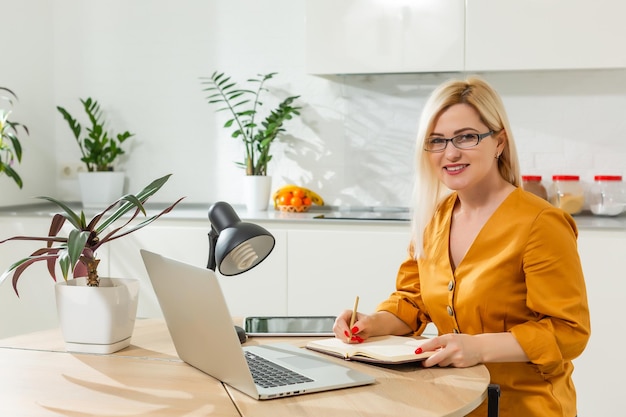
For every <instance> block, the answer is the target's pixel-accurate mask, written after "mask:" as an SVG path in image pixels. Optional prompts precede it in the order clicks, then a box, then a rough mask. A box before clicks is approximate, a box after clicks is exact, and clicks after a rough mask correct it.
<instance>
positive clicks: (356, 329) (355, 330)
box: [351, 326, 359, 334]
mask: <svg viewBox="0 0 626 417" xmlns="http://www.w3.org/2000/svg"><path fill="white" fill-rule="evenodd" d="M351 332H352V334H355V333H358V332H359V328H358V327H356V326H354V327H353V328H352V330H351Z"/></svg>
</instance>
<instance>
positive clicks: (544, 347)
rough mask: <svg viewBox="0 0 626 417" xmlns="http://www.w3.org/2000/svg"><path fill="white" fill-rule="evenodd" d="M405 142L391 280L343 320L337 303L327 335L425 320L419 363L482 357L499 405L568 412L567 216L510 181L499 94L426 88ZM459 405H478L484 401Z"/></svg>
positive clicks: (578, 290)
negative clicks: (410, 149)
mask: <svg viewBox="0 0 626 417" xmlns="http://www.w3.org/2000/svg"><path fill="white" fill-rule="evenodd" d="M417 144H418V152H417V155H418V157H417V165H418V167H417V174H418V175H417V179H416V181H415V202H416V203H417V204H416V207H415V210H414V211H415V213H414V218H413V223H412V227H413V240H412V244H411V246H410V249H409V257H408V259H407V260H406V261H405V262H404V263H403V264H402V265H401V266H400V269H399V272H398V276H397V282H396V287H397V290H396V291H395V292H394V293H393V294H392V295H391V296H390V297H389V298H388V299H387V300H386V301H384V302H382V303H381V304H380V305H379V306H378V309H377V312H375V313H374V314H371V315H365V314H361V313H358V314H357V320H356V322H355V324H354V327H353V328H352V329H349V328H348V324H347V323H348V322H349V320H350V315H351V312H350V311H345V312H343V313H342V314H341V315H340V316H339V317H338V318H337V321H336V322H335V327H334V332H335V334H336V335H337V337H339V338H342V339H344V340H345V341H346V342H348V343H360V342H362V341H363V340H366V339H367V338H368V337H371V336H378V335H385V334H396V335H405V334H411V333H414V334H421V333H422V331H423V330H424V328H425V326H426V324H427V323H429V322H433V323H434V324H435V325H436V326H437V328H438V330H439V336H438V337H435V338H433V339H432V340H430V341H428V342H426V343H424V344H423V346H422V347H421V349H422V350H423V351H434V350H437V352H436V353H435V354H433V355H432V356H431V357H430V358H428V359H427V360H426V361H424V362H423V364H424V366H427V367H430V366H435V365H438V366H455V367H468V366H473V365H476V364H479V363H484V364H485V365H486V366H487V368H488V369H489V372H490V374H491V379H492V382H493V383H496V384H499V385H500V389H501V393H502V394H501V398H500V416H502V417H511V416H520V417H522V416H523V417H530V416H537V417H539V416H540V417H551V416H559V417H574V416H576V392H575V389H574V386H573V383H572V378H571V376H572V371H573V365H572V359H574V358H576V357H577V356H578V355H580V354H581V352H582V351H583V349H584V348H585V345H586V344H587V340H588V339H589V334H590V323H589V310H588V306H587V296H586V290H585V282H584V277H583V272H582V268H581V264H580V259H579V257H578V252H577V244H576V238H577V234H578V230H577V228H576V223H575V222H574V220H573V218H572V217H571V216H570V215H569V214H567V213H565V212H564V211H562V210H560V209H558V208H556V207H553V206H552V205H550V204H549V203H548V202H546V201H544V200H542V199H540V198H539V197H536V196H535V195H533V194H530V193H528V192H526V191H524V190H522V189H521V187H520V179H519V177H520V174H519V162H518V160H517V153H516V151H515V145H514V142H513V134H512V131H511V128H510V126H509V122H508V119H507V116H506V113H505V110H504V107H503V104H502V101H501V99H500V97H499V96H498V94H497V93H496V92H495V91H494V89H493V88H492V87H491V86H490V85H489V84H487V83H486V82H485V81H483V80H482V79H480V78H477V77H470V78H468V79H467V80H466V81H449V82H447V83H444V84H443V85H441V86H440V87H438V88H437V89H436V90H435V91H434V92H433V93H432V95H431V97H430V98H429V100H428V101H427V103H426V105H425V108H424V111H423V113H422V117H421V121H420V127H419V132H418V136H417ZM419 350H420V349H418V351H419ZM418 353H419V352H418ZM471 415H472V416H486V415H487V407H486V404H485V403H483V404H482V405H481V406H480V407H479V408H478V409H476V410H475V411H474V412H473V413H472V414H471Z"/></svg>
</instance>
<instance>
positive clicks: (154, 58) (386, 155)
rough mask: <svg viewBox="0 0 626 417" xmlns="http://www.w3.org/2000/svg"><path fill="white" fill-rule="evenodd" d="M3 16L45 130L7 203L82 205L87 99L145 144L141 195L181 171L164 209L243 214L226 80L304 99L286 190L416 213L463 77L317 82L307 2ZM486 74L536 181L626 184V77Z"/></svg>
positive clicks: (14, 82)
mask: <svg viewBox="0 0 626 417" xmlns="http://www.w3.org/2000/svg"><path fill="white" fill-rule="evenodd" d="M0 5H1V6H2V7H3V10H7V8H8V10H10V11H13V13H14V16H15V18H14V20H13V23H14V25H13V26H15V28H12V29H11V32H10V38H11V42H8V43H5V44H6V45H7V46H8V47H10V48H12V50H21V49H29V51H30V53H29V54H28V55H27V58H25V59H18V60H17V61H16V63H15V65H13V66H12V67H11V68H10V69H11V71H10V72H7V71H4V70H3V75H2V77H3V78H2V79H0V85H6V86H8V87H11V88H14V89H15V90H17V92H18V94H20V98H21V99H22V100H21V102H20V108H19V110H20V113H19V114H18V113H17V111H16V116H18V115H19V116H20V120H21V121H23V122H25V123H27V124H29V126H30V125H32V126H33V130H34V131H33V134H32V137H31V138H29V147H27V148H26V150H25V157H24V159H25V162H24V164H23V166H22V167H21V168H20V170H21V172H23V173H24V177H25V182H26V184H27V185H26V187H25V189H24V190H23V191H21V192H17V191H15V190H9V192H8V193H5V192H6V190H5V189H6V188H7V187H8V188H9V189H10V188H11V186H10V184H9V183H8V181H7V180H6V179H0V187H1V190H0V191H2V195H3V198H2V199H0V205H13V204H18V203H23V202H28V201H30V196H32V195H34V194H40V193H42V192H44V191H45V192H46V193H51V192H52V190H53V187H54V186H56V195H57V196H58V197H60V198H63V199H66V200H77V198H78V191H77V188H76V180H75V179H65V178H63V177H62V176H61V168H62V167H63V166H64V165H65V164H67V163H71V164H75V163H76V161H78V158H79V153H78V148H77V146H76V144H75V142H74V139H73V138H72V137H71V134H70V131H69V129H68V127H67V125H66V124H65V122H64V121H63V120H62V118H61V116H60V115H59V114H58V113H57V112H56V109H55V106H56V105H62V106H64V107H66V108H67V109H68V110H70V111H71V112H73V113H75V114H76V115H79V114H81V113H80V112H81V109H80V103H79V101H78V99H79V97H83V98H84V97H87V96H92V97H94V98H97V99H98V100H99V101H100V102H101V104H102V105H103V107H104V110H105V111H106V112H107V114H108V115H109V118H110V120H111V125H112V127H113V128H114V129H115V130H118V131H120V130H130V131H132V132H135V133H136V137H135V138H133V139H132V142H133V144H132V147H131V150H130V152H129V155H128V158H127V159H126V161H125V162H124V164H123V168H124V169H125V170H126V171H127V172H128V179H129V189H130V191H137V190H139V189H140V188H141V187H142V186H143V185H145V184H147V183H148V182H149V181H150V180H151V179H153V178H155V177H157V176H159V175H162V174H164V173H168V172H172V173H174V176H173V177H172V179H171V180H170V183H169V184H168V185H167V186H166V188H164V189H163V190H162V191H161V192H160V193H159V194H158V195H157V196H155V198H154V201H162V202H169V201H172V200H174V199H175V198H177V197H179V196H181V195H186V196H187V200H186V201H187V202H196V203H205V202H206V203H208V202H212V201H215V200H218V199H223V200H227V201H230V202H231V203H243V199H242V197H241V191H240V187H241V184H240V175H242V172H241V170H239V169H238V168H237V167H235V165H234V163H233V161H235V160H237V161H238V160H241V158H242V150H241V148H240V145H241V144H240V143H239V142H238V141H236V140H233V139H231V138H230V133H229V132H227V131H225V130H224V129H222V128H221V125H222V124H223V123H224V121H225V120H226V115H225V114H223V113H220V114H217V115H216V114H215V107H211V106H209V105H208V104H207V103H206V101H205V99H204V96H205V94H204V93H203V92H202V91H201V84H200V81H199V77H201V76H209V75H210V74H211V73H212V72H213V71H214V70H219V71H226V72H227V73H228V74H231V75H232V76H233V78H235V79H236V80H239V81H244V80H245V79H247V78H249V77H253V76H255V75H256V74H258V73H267V72H271V71H276V72H278V73H279V75H278V76H277V77H276V78H275V79H274V80H272V81H271V82H270V84H269V85H268V86H269V87H270V88H271V89H272V90H273V92H274V93H275V96H274V97H268V99H267V100H266V101H267V102H268V104H272V103H275V102H277V100H278V98H283V97H285V96H287V95H293V94H299V95H301V96H302V99H301V103H302V105H303V106H304V107H305V109H304V111H303V113H302V117H301V118H300V119H298V120H296V121H295V122H291V123H289V124H288V125H287V128H288V133H289V135H288V137H287V138H286V140H284V141H282V142H281V143H279V144H277V145H275V157H274V161H273V163H272V165H271V166H270V174H271V175H272V176H273V177H274V187H277V186H279V185H281V184H284V183H291V182H296V183H302V184H305V185H308V186H310V187H311V188H314V189H316V190H317V191H319V192H320V194H322V195H323V196H324V197H325V198H326V199H327V201H328V203H329V204H334V205H385V206H395V205H400V206H407V205H409V202H408V197H409V192H410V182H411V177H412V161H413V139H414V135H415V131H416V129H417V120H418V117H419V112H420V110H421V107H422V105H423V102H424V100H425V98H426V96H427V95H428V93H429V92H430V91H431V90H432V88H433V87H434V86H435V85H436V84H437V83H439V82H441V81H443V80H445V79H447V78H449V77H451V76H462V75H463V74H390V75H375V76H374V75H353V76H349V75H344V76H328V77H318V76H313V75H308V74H306V72H305V50H304V46H305V33H304V22H305V14H304V10H305V7H304V0H263V1H258V0H212V1H205V0H180V1H177V2H171V1H164V0H107V1H97V0H47V1H46V0H38V1H37V0H28V1H26V2H25V1H24V0H0ZM32 9H36V10H37V13H27V11H29V10H32ZM0 30H1V31H2V32H0V33H2V34H3V39H4V38H6V37H7V36H9V34H8V33H7V31H8V30H9V29H7V28H6V27H3V26H0ZM19 56H23V55H19ZM483 76H484V77H485V78H487V79H488V80H489V81H491V82H492V83H493V84H494V85H495V86H496V87H497V88H498V89H499V91H500V92H501V94H502V96H503V99H504V102H505V104H506V105H507V107H508V110H509V116H510V119H511V123H512V125H513V130H514V133H515V137H516V140H517V144H518V150H519V152H520V157H521V159H522V168H523V171H524V173H529V174H531V173H532V174H542V175H544V178H545V179H547V178H549V176H551V175H552V174H563V173H567V174H570V173H571V174H579V175H582V177H583V180H585V181H587V182H591V181H592V179H593V175H594V174H596V173H602V174H614V173H615V174H626V173H625V172H624V168H625V166H624V162H623V161H624V160H625V157H626V141H623V140H621V139H620V133H621V132H622V131H624V124H625V120H626V70H607V71H555V72H513V73H488V74H483ZM4 77H8V78H4ZM30 141H32V143H30ZM44 146H45V150H46V151H48V152H50V155H51V156H52V157H48V156H47V155H45V154H44V153H43V152H42V151H41V149H42V148H43V147H44ZM25 147H26V146H25ZM33 148H34V150H33ZM26 161H28V162H26ZM55 164H56V165H55ZM39 172H43V173H45V174H44V175H40V174H39ZM40 181H42V182H41V185H40ZM13 188H16V187H14V186H13Z"/></svg>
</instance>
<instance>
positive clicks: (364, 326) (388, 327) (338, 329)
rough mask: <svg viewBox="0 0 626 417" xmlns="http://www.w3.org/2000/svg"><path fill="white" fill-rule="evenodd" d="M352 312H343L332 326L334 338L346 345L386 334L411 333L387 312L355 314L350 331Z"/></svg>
mask: <svg viewBox="0 0 626 417" xmlns="http://www.w3.org/2000/svg"><path fill="white" fill-rule="evenodd" d="M350 319H352V310H344V311H343V312H342V313H341V314H340V315H339V316H337V319H336V320H335V324H334V325H333V333H335V337H337V338H338V339H341V340H343V341H344V342H346V343H362V342H363V341H365V340H367V339H368V338H370V337H372V336H382V335H387V334H397V335H405V334H410V333H411V332H412V330H411V328H410V327H409V326H407V325H406V324H405V323H404V322H403V321H402V320H400V319H399V318H397V317H396V316H394V315H393V314H391V313H389V312H387V311H378V312H376V313H374V314H363V313H357V314H356V319H355V321H354V325H353V326H352V329H350V328H349V326H350Z"/></svg>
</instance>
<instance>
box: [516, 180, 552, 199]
mask: <svg viewBox="0 0 626 417" xmlns="http://www.w3.org/2000/svg"><path fill="white" fill-rule="evenodd" d="M541 179H542V178H541V175H522V188H523V189H524V190H526V191H528V192H529V193H533V194H535V195H536V196H538V197H541V198H543V199H544V200H547V199H548V191H547V190H546V187H544V186H543V184H542V183H541Z"/></svg>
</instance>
